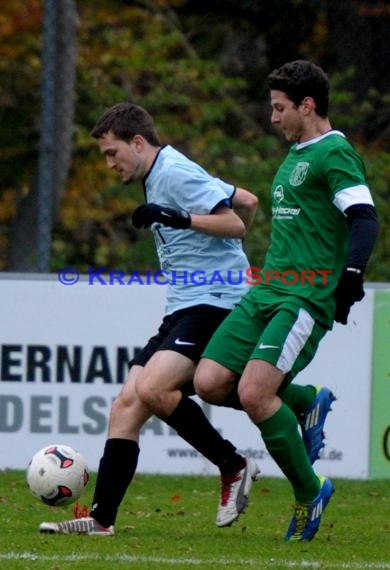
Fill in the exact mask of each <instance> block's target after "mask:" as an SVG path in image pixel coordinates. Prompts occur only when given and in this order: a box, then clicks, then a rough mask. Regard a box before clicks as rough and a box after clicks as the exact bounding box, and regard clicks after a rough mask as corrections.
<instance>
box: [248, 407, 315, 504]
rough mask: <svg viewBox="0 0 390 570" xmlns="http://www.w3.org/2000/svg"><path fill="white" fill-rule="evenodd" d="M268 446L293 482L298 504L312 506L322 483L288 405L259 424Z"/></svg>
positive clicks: (273, 456)
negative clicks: (309, 504)
mask: <svg viewBox="0 0 390 570" xmlns="http://www.w3.org/2000/svg"><path fill="white" fill-rule="evenodd" d="M257 427H258V428H259V430H260V432H261V436H262V438H263V441H264V443H265V446H266V448H267V450H268V452H269V453H270V455H271V457H272V458H273V459H274V460H275V462H276V463H277V465H278V466H279V468H280V469H281V470H282V471H283V473H284V475H285V476H286V477H287V479H288V480H289V481H290V483H291V485H292V487H293V490H294V495H295V499H296V501H298V502H300V503H311V502H312V501H313V500H314V499H315V497H316V496H317V495H318V493H319V491H320V482H319V479H318V477H317V475H316V474H315V472H314V470H313V467H312V465H311V463H310V461H309V458H308V456H307V453H306V449H305V446H304V444H303V440H302V437H301V436H300V434H299V431H298V422H297V418H296V417H295V415H294V413H293V412H292V410H291V409H290V408H289V407H288V406H287V405H286V404H284V403H282V406H281V407H280V408H279V410H278V411H277V412H276V413H275V414H274V415H273V416H271V417H270V418H268V419H267V420H265V421H264V422H261V423H259V424H257Z"/></svg>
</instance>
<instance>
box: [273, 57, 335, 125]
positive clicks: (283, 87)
mask: <svg viewBox="0 0 390 570" xmlns="http://www.w3.org/2000/svg"><path fill="white" fill-rule="evenodd" d="M267 81H268V86H269V88H270V89H273V90H276V91H283V93H285V94H286V95H287V96H288V98H289V99H291V101H293V102H294V103H295V105H297V106H298V105H300V104H301V103H302V101H303V99H304V98H305V97H312V98H313V100H314V102H315V104H316V113H317V115H319V116H320V117H326V116H327V115H328V107H329V80H328V76H327V75H326V73H325V72H324V70H323V69H321V67H319V66H318V65H315V64H314V63H312V62H310V61H305V60H303V59H298V60H296V61H291V62H289V63H285V64H284V65H282V67H279V69H274V71H272V72H271V73H270V74H269V75H268V77H267Z"/></svg>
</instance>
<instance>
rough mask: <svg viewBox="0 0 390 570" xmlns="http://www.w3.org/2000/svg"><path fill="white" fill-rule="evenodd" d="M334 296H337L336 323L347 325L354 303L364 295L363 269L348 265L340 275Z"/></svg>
mask: <svg viewBox="0 0 390 570" xmlns="http://www.w3.org/2000/svg"><path fill="white" fill-rule="evenodd" d="M334 296H335V298H336V313H335V317H334V320H335V321H336V323H341V324H342V325H346V324H347V319H348V315H349V311H350V309H351V307H352V305H353V304H354V303H356V302H357V301H361V300H362V299H363V297H364V290H363V271H362V270H361V269H357V268H356V267H346V268H345V269H344V271H343V272H342V274H341V276H340V279H339V282H338V284H337V287H336V289H335V292H334Z"/></svg>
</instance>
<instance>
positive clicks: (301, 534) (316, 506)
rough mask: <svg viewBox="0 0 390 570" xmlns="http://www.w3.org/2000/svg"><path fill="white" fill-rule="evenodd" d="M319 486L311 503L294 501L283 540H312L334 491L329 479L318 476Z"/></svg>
mask: <svg viewBox="0 0 390 570" xmlns="http://www.w3.org/2000/svg"><path fill="white" fill-rule="evenodd" d="M319 479H320V483H321V488H320V492H319V493H318V495H317V497H316V498H315V499H314V501H313V502H312V503H310V504H309V505H306V504H304V503H295V507H294V509H295V512H294V516H293V518H292V520H291V523H290V526H289V527H288V530H287V534H286V536H285V540H287V541H301V542H302V541H309V540H313V538H314V536H315V534H316V533H317V531H318V529H319V526H320V522H321V516H322V514H323V512H324V509H325V507H326V506H327V504H328V503H329V500H330V498H331V496H332V494H333V493H334V487H333V485H332V482H331V480H330V479H327V478H326V477H319Z"/></svg>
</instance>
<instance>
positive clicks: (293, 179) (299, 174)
mask: <svg viewBox="0 0 390 570" xmlns="http://www.w3.org/2000/svg"><path fill="white" fill-rule="evenodd" d="M309 166H310V162H298V163H297V165H296V167H295V168H294V170H293V171H292V173H291V174H290V178H289V179H288V181H289V182H290V184H291V186H300V184H302V182H303V181H304V180H305V178H306V174H307V173H308V170H309Z"/></svg>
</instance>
